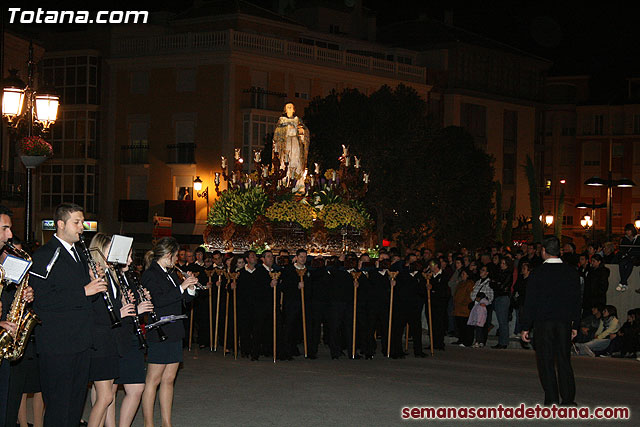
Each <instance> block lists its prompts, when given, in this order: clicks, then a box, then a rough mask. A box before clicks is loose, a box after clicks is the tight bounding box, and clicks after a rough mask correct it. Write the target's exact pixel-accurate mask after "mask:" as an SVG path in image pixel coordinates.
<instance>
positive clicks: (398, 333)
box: [387, 305, 422, 356]
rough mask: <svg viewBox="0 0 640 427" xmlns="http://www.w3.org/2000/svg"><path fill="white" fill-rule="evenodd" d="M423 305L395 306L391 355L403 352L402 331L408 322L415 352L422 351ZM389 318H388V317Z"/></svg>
mask: <svg viewBox="0 0 640 427" xmlns="http://www.w3.org/2000/svg"><path fill="white" fill-rule="evenodd" d="M421 315H422V305H420V306H413V307H405V308H400V309H398V308H397V307H394V310H393V320H392V322H391V355H392V356H393V355H399V354H403V353H404V351H403V349H402V331H403V330H404V328H405V326H406V325H407V323H408V324H409V333H410V334H411V338H412V339H413V353H414V354H418V353H422V321H421V319H420V316H421ZM387 320H388V319H387Z"/></svg>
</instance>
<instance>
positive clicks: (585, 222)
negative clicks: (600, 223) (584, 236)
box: [580, 215, 593, 230]
mask: <svg viewBox="0 0 640 427" xmlns="http://www.w3.org/2000/svg"><path fill="white" fill-rule="evenodd" d="M580 225H581V226H582V227H583V228H584V229H585V230H588V229H590V228H591V227H593V220H592V219H591V217H590V216H589V215H585V216H583V217H582V219H581V220H580Z"/></svg>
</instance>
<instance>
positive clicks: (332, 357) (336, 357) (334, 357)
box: [331, 355, 340, 360]
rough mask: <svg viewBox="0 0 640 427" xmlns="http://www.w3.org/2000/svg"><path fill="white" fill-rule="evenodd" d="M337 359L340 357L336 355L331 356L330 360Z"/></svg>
mask: <svg viewBox="0 0 640 427" xmlns="http://www.w3.org/2000/svg"><path fill="white" fill-rule="evenodd" d="M338 359H340V356H339V355H338V356H331V360H338Z"/></svg>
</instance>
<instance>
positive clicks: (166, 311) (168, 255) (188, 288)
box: [142, 237, 198, 426]
mask: <svg viewBox="0 0 640 427" xmlns="http://www.w3.org/2000/svg"><path fill="white" fill-rule="evenodd" d="M178 249H179V246H178V242H177V241H176V239H174V238H173V237H164V238H162V239H160V240H158V242H157V243H156V245H155V246H154V247H153V249H152V250H150V251H149V252H147V254H146V255H145V263H146V265H147V269H146V270H145V272H144V273H143V274H142V286H144V287H145V288H146V289H148V290H149V293H150V294H151V299H152V301H153V305H154V307H155V311H156V314H157V315H158V316H159V317H160V318H162V317H164V316H169V315H180V314H182V308H183V303H184V302H189V301H191V300H193V297H194V296H195V294H196V289H195V285H196V283H197V282H198V279H197V278H196V277H195V276H192V275H188V276H187V277H186V279H185V280H184V281H181V280H180V279H179V278H178V276H177V274H176V273H175V272H174V271H173V267H174V266H175V264H176V262H177V261H178ZM162 329H163V330H164V333H165V334H166V335H167V339H166V340H165V341H160V339H159V337H158V336H157V334H150V335H148V336H147V341H148V343H149V350H148V353H147V362H148V365H147V378H146V382H145V389H144V392H143V393H142V412H143V414H144V424H145V426H152V425H153V406H154V404H155V401H156V391H157V389H158V386H159V387H160V393H159V394H160V414H161V416H162V425H163V426H171V406H172V404H173V383H174V381H175V378H176V374H177V373H178V367H179V366H180V362H182V339H183V338H184V326H183V324H182V322H173V323H168V324H165V325H163V327H162Z"/></svg>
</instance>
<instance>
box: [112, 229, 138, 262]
mask: <svg viewBox="0 0 640 427" xmlns="http://www.w3.org/2000/svg"><path fill="white" fill-rule="evenodd" d="M131 245H133V237H127V236H121V235H119V234H115V235H114V236H113V237H112V238H111V246H110V247H109V253H108V254H107V262H108V263H109V264H123V265H126V264H128V261H129V252H130V251H131Z"/></svg>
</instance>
